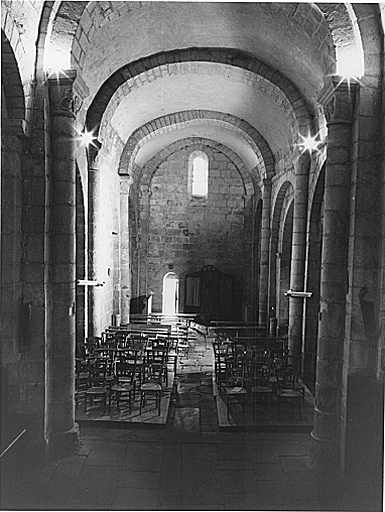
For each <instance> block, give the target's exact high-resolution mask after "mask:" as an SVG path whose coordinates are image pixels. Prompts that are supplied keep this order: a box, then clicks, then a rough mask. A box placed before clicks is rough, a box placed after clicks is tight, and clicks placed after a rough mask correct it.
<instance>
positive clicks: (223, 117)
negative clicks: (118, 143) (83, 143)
mask: <svg viewBox="0 0 385 512" xmlns="http://www.w3.org/2000/svg"><path fill="white" fill-rule="evenodd" d="M194 121H195V122H199V123H201V122H204V121H206V122H209V123H212V122H215V121H216V122H218V123H221V124H224V125H225V124H228V125H231V127H232V129H234V130H236V131H239V132H240V133H241V134H242V136H243V137H244V138H245V139H246V140H247V142H248V143H251V144H252V147H253V149H254V151H255V153H256V155H257V158H258V167H260V169H259V171H260V173H261V175H262V176H261V177H262V178H263V177H265V175H267V176H268V177H271V176H273V174H274V170H275V168H274V166H275V161H274V156H273V154H272V152H271V150H270V147H269V145H268V143H267V142H266V140H265V139H264V138H263V137H262V135H261V134H260V133H259V132H258V131H257V130H255V128H253V127H252V126H251V125H250V124H249V123H247V122H246V121H244V120H242V119H239V118H237V117H235V116H232V115H230V114H223V113H221V112H212V111H208V110H190V111H184V112H176V113H173V114H170V115H168V116H162V117H158V118H157V119H154V120H152V121H150V122H148V123H146V124H145V125H143V126H142V127H140V128H138V129H137V130H136V131H135V132H134V133H133V134H132V135H131V136H130V138H129V139H128V141H127V143H126V145H125V147H124V150H123V153H122V156H121V159H120V163H119V173H120V174H126V173H128V174H131V172H132V168H133V165H134V161H135V157H136V155H137V153H138V151H139V149H140V147H141V145H142V144H144V142H145V141H147V140H149V139H151V138H155V137H156V136H157V135H158V134H159V133H164V132H165V131H172V130H175V127H176V126H177V127H178V128H179V127H184V126H186V125H187V124H188V123H190V122H194Z"/></svg>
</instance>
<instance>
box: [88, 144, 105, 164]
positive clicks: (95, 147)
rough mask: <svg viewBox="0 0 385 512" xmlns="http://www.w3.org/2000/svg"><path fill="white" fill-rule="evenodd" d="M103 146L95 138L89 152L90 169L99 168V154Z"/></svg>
mask: <svg viewBox="0 0 385 512" xmlns="http://www.w3.org/2000/svg"><path fill="white" fill-rule="evenodd" d="M101 147H102V143H101V142H99V140H98V139H94V140H93V141H92V144H90V147H89V149H88V152H87V156H88V167H89V168H90V169H97V167H98V155H99V151H100V149H101Z"/></svg>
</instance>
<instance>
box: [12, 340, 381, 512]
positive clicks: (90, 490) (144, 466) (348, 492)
mask: <svg viewBox="0 0 385 512" xmlns="http://www.w3.org/2000/svg"><path fill="white" fill-rule="evenodd" d="M210 343H211V342H210ZM181 363H183V364H179V365H178V372H177V375H176V377H175V382H174V386H173V391H172V395H171V400H170V402H169V410H168V415H167V422H166V424H165V425H163V426H162V425H160V424H158V425H156V424H155V425H154V424H153V425H149V424H147V425H146V424H145V423H142V424H139V423H134V422H127V421H125V422H122V421H121V422H116V421H115V422H113V421H104V422H103V421H99V422H98V421H88V422H81V421H80V425H81V428H80V435H81V439H80V447H79V449H78V451H77V453H76V455H73V456H71V457H68V458H65V459H62V460H60V461H56V462H50V463H49V464H48V465H47V466H45V467H44V468H43V469H40V470H37V471H34V472H33V473H30V474H28V475H26V476H25V477H24V479H23V480H22V481H21V482H19V484H18V485H16V486H15V484H14V485H13V486H12V487H9V488H7V491H6V493H5V496H4V497H3V500H2V505H3V507H4V506H5V508H6V509H20V510H346V511H353V510H357V511H358V510H366V511H371V510H373V511H374V510H379V507H380V502H381V492H380V483H378V485H377V486H376V485H375V482H373V481H362V482H361V485H360V486H358V487H357V483H356V482H355V483H354V484H350V483H349V482H348V481H347V482H346V487H345V488H342V487H341V486H340V485H339V484H338V485H337V482H336V480H335V479H334V477H333V475H332V474H329V475H328V474H325V473H319V472H318V471H317V469H316V468H315V466H314V465H313V460H312V457H311V454H310V453H311V450H310V447H311V439H310V435H309V432H298V431H297V432H293V431H292V432H288V431H287V429H288V428H289V429H290V426H288V425H286V427H282V426H281V428H280V429H279V430H276V431H275V432H271V431H270V432H263V431H258V429H250V428H249V429H244V428H239V427H241V426H242V425H238V426H237V427H238V428H232V429H231V428H225V429H222V428H220V425H219V422H218V414H217V406H216V401H217V399H218V397H217V396H214V393H213V387H214V388H215V387H216V385H215V380H213V378H212V375H213V369H214V368H213V365H214V358H213V352H212V349H211V347H210V346H209V343H208V342H207V341H206V338H205V336H203V335H201V334H199V333H197V334H195V336H194V339H193V340H192V339H191V340H190V343H189V351H188V354H187V355H186V356H185V357H183V358H181ZM213 383H214V386H213ZM220 400H221V399H220ZM122 409H123V406H122ZM237 412H238V413H240V409H239V411H237ZM260 412H261V413H262V414H263V408H262V409H261V411H260ZM285 412H286V415H288V416H290V414H291V412H290V408H289V410H288V411H285ZM122 414H123V416H124V412H123V413H122ZM235 416H236V415H235ZM241 416H242V415H241ZM283 416H284V414H283ZM286 417H287V416H286ZM232 426H233V427H234V425H232ZM291 429H293V425H291ZM285 430H286V431H285Z"/></svg>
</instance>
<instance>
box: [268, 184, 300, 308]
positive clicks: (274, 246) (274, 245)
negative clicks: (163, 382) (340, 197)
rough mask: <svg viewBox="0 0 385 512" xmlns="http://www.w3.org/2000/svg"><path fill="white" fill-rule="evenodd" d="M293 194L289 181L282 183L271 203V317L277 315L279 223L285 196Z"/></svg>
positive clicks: (269, 305)
mask: <svg viewBox="0 0 385 512" xmlns="http://www.w3.org/2000/svg"><path fill="white" fill-rule="evenodd" d="M293 194H294V187H293V185H292V183H290V181H285V182H284V183H282V185H281V187H280V189H279V191H278V193H277V195H276V197H275V201H274V204H272V208H271V211H272V216H271V226H270V228H271V237H270V250H269V252H270V256H269V261H270V269H269V292H268V297H269V304H268V315H269V316H271V317H275V316H277V266H278V265H277V260H278V257H279V255H278V253H279V250H278V242H279V224H280V219H281V215H282V211H283V208H284V200H285V198H286V197H289V196H292V195H293Z"/></svg>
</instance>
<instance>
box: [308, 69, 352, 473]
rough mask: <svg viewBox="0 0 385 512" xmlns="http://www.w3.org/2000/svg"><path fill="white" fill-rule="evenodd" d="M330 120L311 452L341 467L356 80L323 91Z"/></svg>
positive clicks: (323, 461) (322, 463) (336, 83)
mask: <svg viewBox="0 0 385 512" xmlns="http://www.w3.org/2000/svg"><path fill="white" fill-rule="evenodd" d="M320 102H321V103H323V105H324V106H325V115H326V119H327V122H328V146H327V161H326V168H325V192H324V227H323V243H322V257H321V261H322V264H321V290H320V316H319V327H318V348H317V374H316V386H315V406H314V429H313V432H312V434H311V435H312V437H313V440H314V443H313V454H314V456H315V459H316V462H317V463H318V464H319V465H320V467H323V466H324V467H325V468H327V469H328V470H330V469H337V468H338V466H339V461H338V452H339V435H340V427H341V425H340V423H341V398H342V370H343V357H344V353H343V348H344V337H345V309H346V293H347V286H348V275H347V271H348V242H349V211H350V190H351V163H350V157H351V151H352V147H351V146H352V144H351V140H352V139H351V126H352V118H353V109H354V103H355V84H354V83H353V84H352V83H351V84H350V86H348V84H346V83H340V84H339V80H338V78H337V77H333V78H332V79H330V81H329V83H328V84H327V86H325V88H324V90H323V91H322V92H321V95H320Z"/></svg>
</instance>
